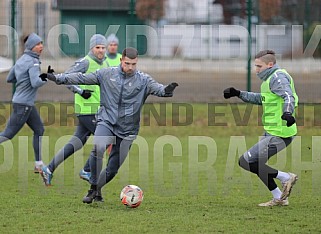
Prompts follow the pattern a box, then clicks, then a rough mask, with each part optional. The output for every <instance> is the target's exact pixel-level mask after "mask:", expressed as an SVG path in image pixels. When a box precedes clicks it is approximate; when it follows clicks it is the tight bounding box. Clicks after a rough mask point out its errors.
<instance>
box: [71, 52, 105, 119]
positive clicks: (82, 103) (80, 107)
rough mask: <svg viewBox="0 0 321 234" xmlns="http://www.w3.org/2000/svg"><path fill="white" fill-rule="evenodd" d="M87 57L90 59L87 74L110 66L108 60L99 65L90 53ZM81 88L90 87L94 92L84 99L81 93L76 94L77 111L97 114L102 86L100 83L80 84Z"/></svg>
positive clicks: (85, 113) (83, 113) (81, 113)
mask: <svg viewBox="0 0 321 234" xmlns="http://www.w3.org/2000/svg"><path fill="white" fill-rule="evenodd" d="M85 59H87V60H88V61H89V66H88V70H87V71H86V74H88V73H91V72H95V71H96V70H98V69H101V68H104V67H108V64H107V62H106V60H105V61H104V62H103V64H102V65H99V64H98V63H97V62H95V61H94V60H93V59H92V58H90V57H89V56H88V55H87V56H85ZM79 87H80V88H81V89H89V90H92V91H93V92H92V93H91V97H90V98H88V99H84V98H83V97H82V96H80V95H79V94H75V113H76V114H80V115H92V114H96V112H97V111H98V108H99V105H100V88H99V86H98V85H79Z"/></svg>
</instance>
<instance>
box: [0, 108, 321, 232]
mask: <svg viewBox="0 0 321 234" xmlns="http://www.w3.org/2000/svg"><path fill="white" fill-rule="evenodd" d="M54 106H55V110H56V111H55V113H50V115H49V114H47V113H46V112H45V111H44V110H42V112H41V115H42V116H43V119H44V121H45V122H50V123H51V124H50V125H48V126H46V131H45V136H46V137H47V138H45V139H44V146H43V151H44V154H43V158H44V161H45V163H48V162H49V159H51V158H52V157H53V156H54V153H55V152H56V151H57V150H59V149H60V148H61V146H62V145H63V144H64V143H65V142H66V140H68V139H69V137H65V135H71V134H73V131H74V126H73V121H72V119H71V118H69V119H68V120H67V122H66V123H68V124H67V125H66V126H61V119H62V118H63V117H61V118H60V111H59V109H60V108H59V105H58V104H54ZM147 107H148V108H149V109H150V108H152V109H153V108H154V109H155V110H157V111H158V112H159V111H160V108H161V107H160V105H154V106H147ZM6 108H8V106H6ZM165 108H166V118H165V122H166V124H164V123H163V122H162V121H164V119H162V118H158V123H161V124H160V125H161V126H159V125H158V124H157V120H156V119H157V117H156V119H155V118H154V117H153V116H149V115H148V114H147V113H146V111H145V112H143V113H144V114H143V115H142V128H141V131H140V137H139V138H138V139H137V141H136V142H135V143H134V144H133V146H132V149H131V151H130V154H129V156H128V158H127V161H126V162H125V164H124V165H123V167H122V168H121V170H120V172H119V174H118V175H117V176H116V178H115V179H114V180H113V181H112V182H111V183H109V184H108V185H107V186H105V187H104V189H103V196H104V198H105V202H104V203H103V204H98V205H97V204H93V205H86V204H83V203H82V202H81V200H82V197H83V196H84V195H85V194H86V192H87V189H88V187H89V186H88V184H87V183H86V182H85V181H82V180H80V179H79V178H78V172H79V170H80V168H81V167H82V166H83V163H84V162H85V160H86V157H87V155H88V154H89V152H90V149H91V146H92V145H91V141H89V142H88V144H87V145H86V146H85V147H84V149H83V151H80V152H77V153H76V155H74V156H72V157H70V159H68V160H67V161H66V162H65V164H63V165H61V166H60V167H59V168H58V169H57V170H56V171H55V174H54V179H53V186H52V187H49V188H46V187H45V186H44V185H43V183H42V181H41V178H40V176H39V175H36V174H33V172H32V169H33V150H32V147H31V140H32V137H31V136H32V133H31V131H30V130H29V129H28V127H24V128H23V129H22V131H21V132H20V133H19V135H17V136H16V137H15V138H14V139H13V140H12V143H11V142H10V143H8V142H7V143H3V144H2V146H3V147H0V184H1V193H0V210H1V212H0V220H2V221H1V223H0V233H21V232H26V233H40V232H45V233H59V232H61V233H80V232H82V233H107V232H108V233H127V232H137V233H170V232H172V233H276V232H279V233H284V232H286V233H320V232H321V225H320V224H319V221H318V220H319V219H320V216H321V215H320V212H319V210H320V207H321V205H320V204H321V197H320V195H321V174H320V173H321V156H320V152H321V151H320V148H321V144H320V143H321V140H320V139H318V138H313V136H318V134H319V132H320V127H319V126H315V125H316V123H318V119H317V118H318V113H316V111H315V110H316V109H317V110H318V108H319V106H304V110H303V112H301V113H300V116H301V117H300V118H298V121H301V122H300V123H301V124H300V125H301V126H300V127H299V134H298V136H299V137H297V138H296V140H295V142H294V143H293V144H291V145H290V146H289V148H288V149H287V150H286V155H285V154H280V155H279V156H278V157H273V158H272V159H271V160H270V165H275V167H276V168H278V169H281V170H285V171H293V172H295V173H296V174H298V175H299V177H300V179H299V181H298V183H297V185H296V186H295V187H294V189H293V192H292V194H291V197H290V200H289V201H290V206H288V207H273V208H261V207H258V206H257V204H258V203H261V202H265V201H268V200H269V199H270V198H271V195H270V193H269V191H268V190H267V189H266V188H265V187H264V186H263V185H262V183H261V182H260V181H259V180H258V179H257V178H256V177H255V176H254V175H252V174H250V173H248V172H245V171H244V170H241V169H240V168H239V167H238V164H237V159H238V157H239V156H240V155H241V154H242V153H243V152H244V150H246V149H247V148H249V147H250V146H252V145H253V144H254V143H256V141H257V140H258V137H259V136H260V135H261V134H262V132H263V128H262V126H260V124H259V117H258V116H259V113H258V109H257V108H256V107H254V108H253V109H247V111H249V110H251V112H250V113H251V114H250V115H249V116H248V119H247V116H246V115H245V114H246V113H247V112H246V111H245V110H246V106H245V105H237V106H236V105H233V106H230V105H223V106H216V107H215V112H213V111H212V109H211V108H213V106H211V105H210V106H208V105H206V104H195V105H193V106H192V110H193V111H192V116H193V117H192V118H191V116H187V117H186V116H185V114H184V108H181V111H180V113H177V111H175V108H173V106H172V105H171V104H167V105H166V106H165ZM233 108H234V109H233ZM248 108H249V106H248ZM149 109H145V110H149ZM232 109H233V110H234V115H233V114H232V113H233V112H232ZM237 111H239V114H240V115H239V116H241V118H242V119H243V117H244V119H243V122H242V125H244V126H239V125H240V123H241V122H240V121H239V120H235V116H237V114H236V112H237ZM147 112H148V111H147ZM215 113H216V114H215ZM302 113H304V118H303V117H302V116H303V114H302ZM0 114H1V115H2V116H3V117H4V118H7V116H8V111H7V110H5V109H1V111H0ZM214 115H215V120H213V116H214ZM52 116H54V117H55V118H54V120H55V121H54V122H52V121H48V119H49V117H50V118H52ZM149 117H150V118H149ZM177 117H179V118H177ZM177 119H179V122H180V123H182V124H181V125H183V126H172V125H173V122H174V123H175V122H176V123H177ZM209 119H210V124H209ZM0 120H1V119H0ZM184 123H186V124H184ZM164 125H165V126H164ZM184 125H185V126H184ZM220 125H224V126H220ZM225 125H226V126H225ZM0 128H1V129H3V128H4V123H1V126H0ZM26 136H27V137H26ZM231 136H233V137H231ZM26 139H27V140H28V141H29V142H26ZM47 142H48V143H47ZM198 144H199V145H198ZM11 147H14V148H13V149H12V148H11ZM126 184H136V185H138V186H140V187H141V188H142V189H143V190H144V195H145V197H144V201H143V203H142V205H141V206H140V207H138V208H136V209H129V208H126V207H124V206H123V205H122V204H121V202H120V200H119V193H120V191H121V189H122V188H123V186H125V185H126Z"/></svg>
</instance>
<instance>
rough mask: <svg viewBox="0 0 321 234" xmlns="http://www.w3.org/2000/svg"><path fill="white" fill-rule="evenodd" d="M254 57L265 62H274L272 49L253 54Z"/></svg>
mask: <svg viewBox="0 0 321 234" xmlns="http://www.w3.org/2000/svg"><path fill="white" fill-rule="evenodd" d="M255 58H256V59H260V60H262V61H263V62H264V63H266V64H268V63H269V62H273V64H275V63H276V58H275V52H274V51H273V50H262V51H260V52H259V53H257V54H256V55H255Z"/></svg>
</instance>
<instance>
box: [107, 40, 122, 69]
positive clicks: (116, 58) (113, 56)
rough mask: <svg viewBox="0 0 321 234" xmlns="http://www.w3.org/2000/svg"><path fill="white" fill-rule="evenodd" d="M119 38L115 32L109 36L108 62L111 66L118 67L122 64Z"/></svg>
mask: <svg viewBox="0 0 321 234" xmlns="http://www.w3.org/2000/svg"><path fill="white" fill-rule="evenodd" d="M118 44H119V40H118V38H117V37H116V35H115V34H110V35H109V36H108V37H107V53H106V55H107V62H108V65H109V66H110V67H116V66H118V65H119V64H120V59H121V54H120V53H118Z"/></svg>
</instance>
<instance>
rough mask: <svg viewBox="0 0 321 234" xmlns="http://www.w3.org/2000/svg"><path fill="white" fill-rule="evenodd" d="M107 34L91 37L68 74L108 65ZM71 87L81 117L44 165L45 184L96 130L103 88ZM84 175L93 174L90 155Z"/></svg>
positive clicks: (76, 109)
mask: <svg viewBox="0 0 321 234" xmlns="http://www.w3.org/2000/svg"><path fill="white" fill-rule="evenodd" d="M106 44H107V41H106V38H105V37H104V36H103V35H101V34H95V35H93V36H92V37H91V38H90V43H89V47H90V51H89V53H88V54H87V55H86V56H85V57H84V58H82V59H80V60H78V61H76V62H75V64H74V65H73V66H71V67H70V68H69V69H68V70H67V71H65V73H66V74H69V73H77V72H81V73H90V72H94V71H96V70H98V69H101V68H104V67H108V66H109V64H108V61H107V57H106ZM67 88H68V89H69V90H70V91H72V92H73V93H75V113H76V115H77V118H78V126H77V128H76V131H75V133H74V135H73V136H72V137H71V139H70V140H69V142H68V143H67V144H66V145H65V146H64V147H63V148H62V149H61V150H59V151H58V153H57V154H56V155H55V156H54V158H53V159H52V160H51V161H50V163H49V164H48V166H43V167H42V170H41V172H40V173H41V175H42V176H43V171H46V172H48V173H51V175H50V174H49V175H48V177H47V178H46V179H45V180H44V182H45V185H46V186H49V185H51V179H52V177H53V172H54V171H55V170H56V168H57V167H58V166H59V165H60V164H61V163H62V162H64V161H65V160H66V159H67V158H69V156H70V155H72V154H73V153H74V152H76V151H78V150H79V149H81V148H82V147H83V146H84V145H85V143H86V142H87V139H88V137H89V136H90V135H91V134H94V132H95V129H96V117H95V115H96V113H97V110H98V108H99V105H100V91H99V87H98V86H94V85H90V86H89V85H88V86H86V85H69V86H67ZM79 176H80V178H82V179H84V180H87V181H89V178H90V167H89V159H88V160H87V162H86V164H85V166H84V168H83V169H82V170H81V171H80V173H79Z"/></svg>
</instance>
